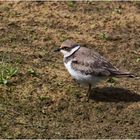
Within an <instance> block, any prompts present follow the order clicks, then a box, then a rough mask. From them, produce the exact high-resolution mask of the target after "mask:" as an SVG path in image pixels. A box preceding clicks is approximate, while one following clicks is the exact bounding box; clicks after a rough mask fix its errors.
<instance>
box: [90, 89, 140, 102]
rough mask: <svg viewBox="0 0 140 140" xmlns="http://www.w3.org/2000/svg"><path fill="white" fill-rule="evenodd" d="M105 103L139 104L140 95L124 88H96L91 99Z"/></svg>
mask: <svg viewBox="0 0 140 140" xmlns="http://www.w3.org/2000/svg"><path fill="white" fill-rule="evenodd" d="M90 98H91V99H93V100H95V101H103V102H122V101H123V102H139V101H140V95H138V94H137V93H135V92H132V91H130V90H128V89H124V88H115V87H105V88H100V89H99V88H95V89H94V90H93V92H92V95H91V97H90Z"/></svg>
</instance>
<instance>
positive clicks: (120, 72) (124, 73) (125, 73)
mask: <svg viewBox="0 0 140 140" xmlns="http://www.w3.org/2000/svg"><path fill="white" fill-rule="evenodd" d="M116 77H129V78H135V79H137V80H139V79H140V77H138V76H136V75H134V74H133V73H131V72H123V71H118V72H117V73H116Z"/></svg>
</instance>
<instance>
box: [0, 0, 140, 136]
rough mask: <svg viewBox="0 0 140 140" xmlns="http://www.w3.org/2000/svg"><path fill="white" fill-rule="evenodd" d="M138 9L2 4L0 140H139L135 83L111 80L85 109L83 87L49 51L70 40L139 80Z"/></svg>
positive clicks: (85, 4)
mask: <svg viewBox="0 0 140 140" xmlns="http://www.w3.org/2000/svg"><path fill="white" fill-rule="evenodd" d="M138 7H139V4H136V3H133V2H124V3H120V2H107V3H105V2H92V1H91V2H75V1H67V2H60V3H58V2H43V3H41V4H38V2H35V1H34V2H3V3H1V4H0V14H1V17H0V20H1V21H0V75H1V78H0V79H1V85H0V113H1V121H0V127H1V128H0V129H1V130H0V138H1V139H2V138H5V139H6V138H13V139H16V138H17V139H26V138H27V139H29V138H31V139H33V138H34V139H41V138H42V139H43V138H44V139H47V138H48V139H50V138H55V139H58V138H60V139H62V138H64V139H65V138H75V139H79V138H81V139H82V138H83V139H89V138H91V139H92V138H93V139H96V138H97V139H103V138H110V139H111V138H119V139H121V138H122V139H124V138H137V136H139V122H140V120H139V101H140V86H139V85H140V81H139V80H134V79H118V80H116V79H110V80H109V81H108V82H107V83H105V82H104V83H101V84H99V85H98V86H99V87H98V88H95V90H94V89H93V93H92V95H91V96H92V97H91V99H90V100H89V102H86V101H85V94H86V91H87V87H84V86H79V85H78V84H77V83H75V82H73V81H72V79H71V77H70V76H69V74H68V73H67V71H66V70H65V68H64V66H63V60H62V56H61V55H59V54H55V53H53V52H52V50H53V49H54V48H56V47H59V46H60V45H61V43H62V41H64V40H65V39H67V38H69V39H70V38H71V39H74V40H75V41H76V42H79V43H80V45H82V44H86V46H87V47H90V48H92V47H93V48H94V49H96V50H97V51H98V52H99V53H102V54H103V55H104V56H105V57H107V58H108V59H109V60H110V61H111V62H112V63H113V64H114V65H116V64H117V65H118V67H119V68H121V69H122V70H123V69H124V70H128V71H129V70H130V71H132V72H133V71H137V73H136V75H139V74H140V71H139V41H140V34H139V33H140V30H139V25H140V20H139V9H138ZM120 10H121V11H120ZM112 11H113V12H112ZM99 33H101V34H99ZM111 35H113V36H111ZM116 35H118V36H119V37H116ZM123 35H124V36H123ZM110 36H111V37H110ZM120 36H121V37H120ZM133 51H136V53H133ZM131 52H132V53H131ZM3 53H4V54H5V55H4V58H3V56H2V54H3ZM9 57H10V58H9ZM19 70H20V71H19ZM10 83H11V84H10ZM4 84H7V86H4ZM116 85H117V87H119V89H117V88H116ZM107 86H112V87H111V88H109V87H108V88H107Z"/></svg>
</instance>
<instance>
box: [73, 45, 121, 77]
mask: <svg viewBox="0 0 140 140" xmlns="http://www.w3.org/2000/svg"><path fill="white" fill-rule="evenodd" d="M72 67H73V68H74V69H75V70H77V71H81V72H82V73H85V74H86V75H88V74H92V75H95V76H116V75H119V74H121V73H120V71H119V70H118V69H117V68H115V67H114V66H113V65H112V64H111V63H109V62H108V61H107V60H106V59H105V58H104V57H102V56H101V55H100V54H99V53H97V52H95V51H94V50H92V49H91V51H89V50H88V49H87V48H84V47H81V48H80V49H79V50H78V51H77V52H76V53H75V54H74V60H73V61H72Z"/></svg>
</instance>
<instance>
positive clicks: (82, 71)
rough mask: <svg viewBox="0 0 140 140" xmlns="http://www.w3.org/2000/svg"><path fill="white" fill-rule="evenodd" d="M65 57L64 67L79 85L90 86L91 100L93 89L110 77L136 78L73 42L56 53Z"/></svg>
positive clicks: (92, 51) (93, 51) (63, 44)
mask: <svg viewBox="0 0 140 140" xmlns="http://www.w3.org/2000/svg"><path fill="white" fill-rule="evenodd" d="M59 51H60V52H61V53H62V54H63V55H64V59H63V61H64V65H65V67H66V69H67V70H68V72H69V73H70V75H71V76H72V77H73V78H74V79H75V80H76V81H78V82H79V83H84V84H86V85H88V87H89V88H88V92H87V97H88V99H89V97H90V93H91V88H92V86H95V85H96V84H97V83H98V82H100V81H101V80H103V79H107V78H108V77H135V76H134V75H133V74H132V73H130V72H124V71H121V70H119V69H117V68H116V67H114V66H113V65H112V64H111V63H110V62H109V61H107V60H106V59H105V58H104V57H103V56H101V55H100V54H99V53H98V52H96V51H95V50H94V49H89V48H86V47H81V46H80V45H78V44H77V43H76V42H74V41H73V40H66V41H64V42H63V43H62V44H61V46H60V48H58V49H56V50H55V52H59Z"/></svg>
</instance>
